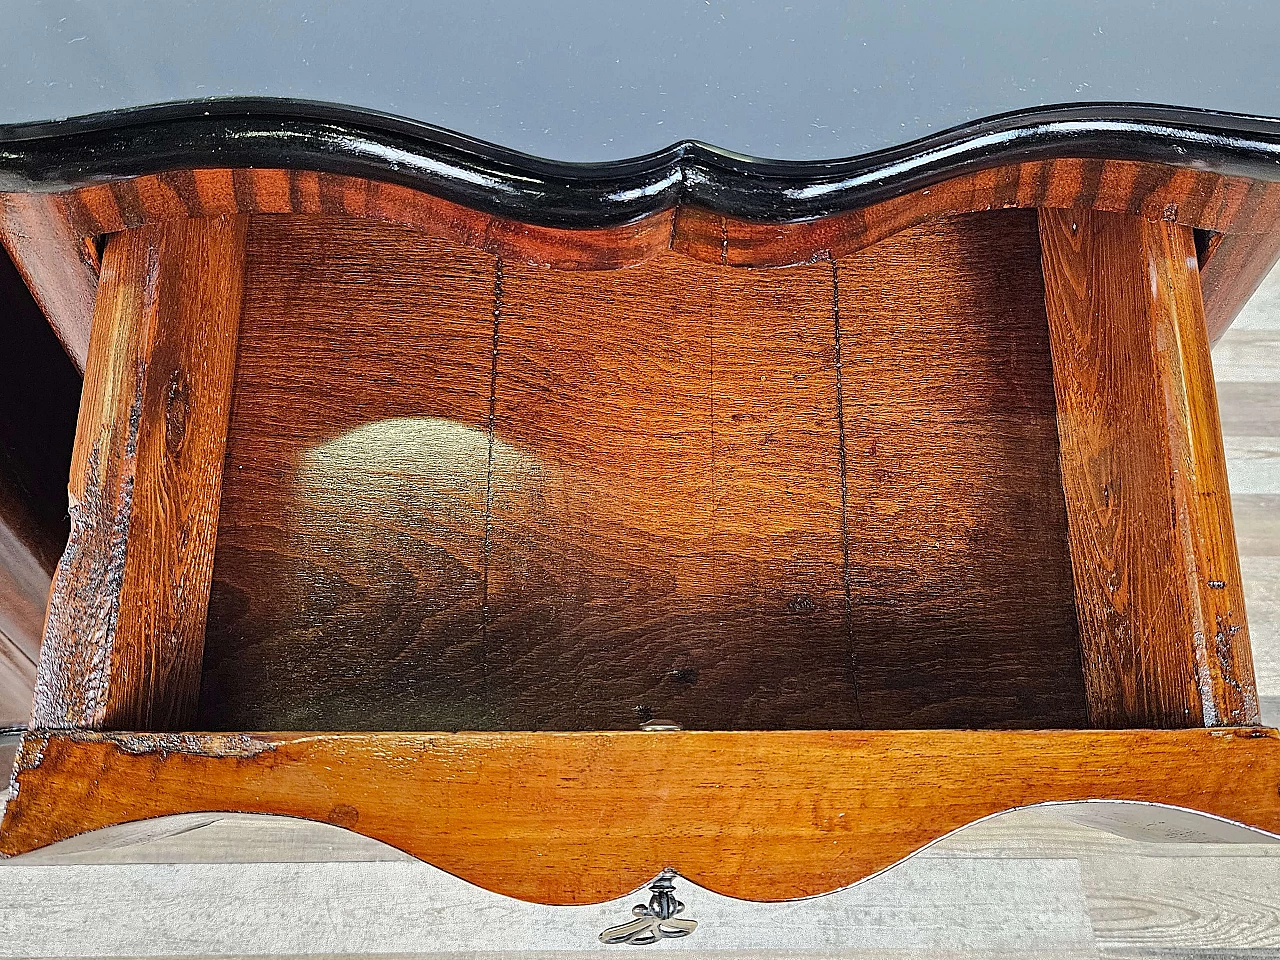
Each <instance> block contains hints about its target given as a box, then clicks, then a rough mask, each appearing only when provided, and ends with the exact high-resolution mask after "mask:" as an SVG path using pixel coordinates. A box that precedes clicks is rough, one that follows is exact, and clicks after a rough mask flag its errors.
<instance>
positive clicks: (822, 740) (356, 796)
mask: <svg viewBox="0 0 1280 960" xmlns="http://www.w3.org/2000/svg"><path fill="white" fill-rule="evenodd" d="M1188 765H1190V766H1191V767H1194V768H1195V769H1196V771H1197V775H1196V776H1188V774H1187V770H1188V769H1189V766H1188ZM1278 783H1280V733H1278V732H1277V731H1276V730H1274V729H1268V728H1215V729H1195V730H1178V731H1173V730H1162V731H1156V730H1126V731H1101V730H1055V731H957V730H933V731H918V730H917V731H906V730H898V731H808V732H805V731H790V732H783V731H774V732H756V733H723V732H720V733H717V732H684V733H660V734H658V733H639V732H626V733H586V734H554V733H543V734H538V733H490V734H483V733H458V734H448V733H417V734H411V733H402V734H387V733H382V734H376V733H375V734H354V733H345V734H339V733H327V734H326V733H311V734H303V733H296V734H284V733H274V734H252V733H223V734H209V733H168V734H163V733H122V732H118V733H90V732H87V731H80V732H61V733H59V732H52V731H28V733H26V734H25V735H24V738H23V745H22V749H21V751H20V752H19V755H18V758H17V762H16V764H15V769H14V776H13V780H12V784H11V789H12V792H13V796H12V799H11V800H10V803H9V805H8V807H7V808H6V809H5V812H4V822H3V826H2V828H0V854H3V855H5V856H15V855H20V854H22V853H26V852H29V851H31V850H34V849H37V848H39V847H43V846H47V845H48V844H50V843H53V842H56V841H59V840H64V839H69V838H71V837H73V836H76V835H81V834H84V833H86V832H89V831H92V830H96V829H99V828H102V827H109V826H115V825H119V824H123V823H129V822H137V821H142V820H146V819H151V818H154V817H157V816H170V815H174V814H185V813H206V812H217V811H224V812H234V813H260V814H274V815H283V816H292V817H296V818H299V819H306V820H313V821H316V822H321V823H329V824H331V825H334V826H340V827H344V828H346V829H350V830H352V831H353V832H356V833H359V834H361V835H363V836H366V837H369V838H371V839H374V840H378V841H380V842H382V843H386V844H388V845H390V846H393V847H395V848H397V849H399V850H402V851H403V852H405V853H407V854H409V855H410V856H413V857H415V858H417V859H419V860H422V861H424V862H426V863H429V864H431V865H432V866H434V867H436V868H437V869H440V870H443V871H445V872H446V873H450V874H453V875H454V876H456V877H459V878H461V879H464V880H466V881H467V882H469V883H471V884H474V885H476V886H480V887H483V888H485V889H487V890H490V891H492V892H495V893H501V894H503V895H505V896H511V897H515V898H516V899H520V900H527V901H532V902H541V903H547V904H564V905H568V904H585V903H598V902H602V901H605V900H611V899H614V898H615V897H618V896H622V895H624V894H625V893H626V892H627V891H629V890H634V889H637V886H638V885H640V884H642V883H643V882H645V881H646V880H647V879H649V878H651V877H653V876H654V875H655V874H657V873H658V872H659V871H660V870H661V869H663V868H664V867H671V868H674V869H676V870H677V871H679V873H680V874H681V875H682V876H684V877H686V878H687V879H689V880H691V881H692V882H694V883H697V884H698V885H699V886H702V887H703V888H704V889H707V890H712V891H714V892H717V893H719V894H721V895H724V896H730V897H735V898H737V899H746V900H760V901H770V902H773V901H782V900H793V899H800V898H806V897H811V896H817V895H822V894H827V893H830V892H833V891H836V890H839V889H843V888H846V887H849V886H852V885H853V884H855V883H858V882H861V881H864V880H866V879H868V878H870V877H873V876H876V875H878V874H879V873H881V872H883V871H884V870H885V869H888V868H890V867H892V866H894V865H896V864H898V863H900V862H902V861H903V860H905V859H907V858H908V857H909V856H911V855H913V854H915V853H917V852H919V851H920V850H922V849H925V848H927V847H928V846H929V845H931V844H932V843H934V842H936V841H937V840H938V839H940V838H942V837H944V836H946V835H949V834H951V833H953V832H954V831H955V830H956V829H959V828H961V827H964V826H967V825H969V824H972V823H974V822H977V821H979V820H982V819H985V818H987V817H989V816H991V815H995V814H1000V813H1003V812H1006V811H1008V810H1012V809H1017V808H1021V807H1026V806H1033V805H1038V804H1044V803H1063V802H1073V803H1074V802H1082V801H1084V802H1088V801H1093V800H1099V801H1109V802H1121V803H1126V802H1132V803H1156V804H1161V805H1164V806H1170V807H1176V808H1180V809H1184V810H1187V811H1190V812H1194V813H1201V814H1207V815H1210V816H1213V817H1216V818H1218V819H1221V820H1224V821H1229V822H1233V823H1236V824H1238V825H1241V826H1246V827H1249V828H1251V829H1254V830H1259V831H1261V832H1263V833H1270V834H1272V835H1276V831H1277V828H1278V827H1280V800H1278V799H1277V793H1276V786H1277V784H1278Z"/></svg>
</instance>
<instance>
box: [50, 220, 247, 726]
mask: <svg viewBox="0 0 1280 960" xmlns="http://www.w3.org/2000/svg"><path fill="white" fill-rule="evenodd" d="M245 228H246V222H245V220H244V219H243V218H222V219H204V220H186V221H176V222H166V223H160V224H154V225H148V226H146V227H142V228H139V229H138V230H134V231H128V232H125V233H123V234H120V235H119V236H118V237H116V238H115V239H114V240H113V241H112V242H111V243H110V244H108V246H107V250H106V257H105V260H104V264H103V281H102V285H101V288H100V291H99V296H98V299H97V306H96V311H95V319H94V331H93V337H92V339H91V344H90V353H89V357H88V364H87V366H86V373H85V387H84V397H83V401H82V403H81V408H80V421H79V424H78V426H77V431H76V445H75V450H74V453H73V457H72V467H71V483H70V489H69V499H70V512H71V518H72V530H71V538H70V541H69V543H68V546H67V550H66V553H65V554H64V555H63V557H62V560H61V561H60V563H59V565H58V569H57V571H56V573H55V575H54V580H53V587H52V590H51V593H50V599H49V611H48V615H47V617H46V621H45V632H44V642H43V646H42V650H41V656H40V664H39V668H38V672H37V682H36V695H35V705H34V708H33V715H32V723H33V724H35V725H38V726H44V727H49V728H55V729H56V728H88V729H95V728H100V727H103V726H120V727H126V728H128V727H143V728H148V729H166V728H168V727H170V726H178V725H182V724H183V723H184V722H185V721H186V720H187V718H188V716H189V715H190V714H191V713H192V711H193V710H194V706H195V697H196V696H197V695H198V691H199V670H200V662H201V652H202V650H203V637H204V617H205V613H206V611H207V605H208V592H209V580H210V577H211V575H212V565H213V543H214V537H215V535H216V530H217V512H218V503H219V497H220V489H221V477H222V466H223V456H224V451H225V443H226V431H227V420H228V416H229V412H230V392H231V383H232V377H233V374H234V358H235V345H236V339H237V336H236V334H237V329H238V324H239V313H240V297H241V292H242V286H243V271H244V242H245ZM172 523H179V524H181V525H182V526H183V535H182V536H179V535H178V533H177V531H176V530H172V531H171V530H168V529H167V525H168V524H172Z"/></svg>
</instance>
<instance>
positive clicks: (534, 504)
mask: <svg viewBox="0 0 1280 960" xmlns="http://www.w3.org/2000/svg"><path fill="white" fill-rule="evenodd" d="M832 311H833V285H832V278H831V271H830V269H829V268H826V267H823V266H815V267H802V268H797V269H792V270H783V271H770V272H767V273H766V272H759V273H752V272H746V271H729V270H724V269H722V268H717V267H711V266H706V265H702V264H696V263H693V262H691V261H689V260H687V259H685V258H682V257H677V256H675V255H671V254H668V255H665V256H661V257H657V258H655V259H653V260H650V261H648V262H646V263H644V264H642V265H640V266H638V267H635V268H633V269H630V270H624V271H616V272H613V273H608V274H595V275H587V274H581V273H578V274H573V273H563V272H556V273H551V272H546V271H538V270H536V269H531V268H527V267H519V266H512V267H509V268H506V267H504V271H503V277H502V287H501V301H500V317H499V326H498V336H497V367H496V380H495V409H494V436H495V438H496V444H495V455H494V459H493V484H492V506H493V510H492V514H493V517H492V522H491V536H490V543H491V551H490V556H491V562H490V570H489V575H488V603H487V610H488V614H489V616H488V622H487V629H486V637H487V643H486V655H487V657H488V658H489V669H490V672H491V676H492V677H493V682H494V683H495V684H497V685H499V686H500V687H501V689H502V690H503V695H502V699H503V700H504V701H506V702H509V703H510V704H511V707H510V710H511V712H510V713H509V714H508V715H507V716H506V717H504V718H503V719H502V722H503V724H504V725H505V726H504V728H506V729H513V728H514V729H525V728H529V729H540V728H544V729H545V728H551V729H592V728H604V729H628V728H631V729H634V728H635V727H637V726H638V725H639V724H640V723H641V722H643V721H646V720H648V719H650V718H652V717H654V716H657V717H661V718H666V719H670V720H674V721H675V722H677V723H680V724H682V725H683V726H685V727H686V728H689V727H693V728H703V729H705V728H717V727H727V728H731V729H732V728H741V727H765V728H767V727H771V726H778V727H784V728H793V727H826V726H861V725H862V719H863V718H862V717H861V715H860V713H859V710H858V705H857V681H856V677H855V676H854V665H853V663H852V662H851V661H850V658H849V640H848V637H847V634H846V620H847V617H846V610H845V596H844V587H843V575H842V565H843V553H842V546H841V537H842V533H841V530H842V512H841V486H840V434H839V430H838V427H837V421H838V412H837V411H838V396H837V389H836V369H835V361H836V347H835V343H836V331H835V322H834V318H833V312H832Z"/></svg>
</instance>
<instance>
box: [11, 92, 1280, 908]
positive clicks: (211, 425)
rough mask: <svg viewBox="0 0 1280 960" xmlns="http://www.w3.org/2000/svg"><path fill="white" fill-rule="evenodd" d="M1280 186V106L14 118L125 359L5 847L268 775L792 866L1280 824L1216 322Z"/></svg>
mask: <svg viewBox="0 0 1280 960" xmlns="http://www.w3.org/2000/svg"><path fill="white" fill-rule="evenodd" d="M1276 181H1280V122H1276V121H1270V120H1260V119H1252V118H1244V117H1239V116H1234V115H1226V114H1214V113H1205V112H1198V111H1190V110H1176V109H1171V108H1155V107H1133V106H1124V105H1106V104H1103V105H1093V106H1067V107H1059V108H1046V109H1043V110H1037V111H1032V112H1026V113H1019V114H1010V115H1005V116H1001V117H996V118H994V119H991V120H988V121H984V122H982V123H978V124H974V125H971V126H968V127H963V128H957V129H954V130H951V131H948V132H945V133H941V134H938V135H935V136H932V137H930V138H928V139H926V140H921V141H917V142H915V143H911V144H907V145H905V146H903V147H900V148H897V149H894V150H890V151H885V152H882V153H876V154H869V155H866V156H862V157H858V158H855V159H851V160H842V161H836V162H829V163H794V164H788V163H780V162H773V161H761V160H751V159H746V158H742V157H739V156H737V155H733V154H728V153H724V152H721V151H718V150H716V149H714V148H712V147H708V146H704V145H701V144H697V143H682V144H678V145H676V146H673V147H671V148H670V149H668V150H666V151H663V152H661V153H657V154H653V155H650V156H646V157H641V158H638V159H635V160H631V161H626V162H622V163H616V164H594V165H574V164H567V163H554V162H550V161H542V160H537V159H534V158H531V157H528V156H524V155H521V154H516V153H512V152H509V151H506V150H503V149H501V148H498V147H493V146H490V145H487V144H483V143H479V142H476V141H472V140H469V139H467V138H465V137H461V136H458V135H455V134H451V133H447V132H444V131H441V130H438V129H435V128H431V127H427V126H424V125H421V124H417V123H413V122H410V121H404V120H399V119H396V118H391V117H387V116H383V115H380V114H373V113H364V112H360V111H356V110H352V109H347V108H338V107H331V106H326V105H319V104H308V103H295V102H289V101H267V100H257V101H250V100H231V101H211V102H202V103H191V104H177V105H169V106H164V107H156V108H148V109H141V110H133V111H126V112H122V113H114V114H102V115H98V116H93V117H88V118H83V119H77V120H68V121H61V122H56V123H49V124H39V125H27V126H25V127H21V128H13V127H11V128H6V129H5V130H3V131H0V190H2V191H3V194H2V195H0V234H2V235H3V240H4V243H5V246H6V247H7V249H8V250H9V252H10V254H11V256H12V257H13V259H14V261H15V262H16V264H17V265H18V267H19V269H20V270H21V272H22V274H23V276H24V278H25V280H26V282H27V284H28V286H29V287H30V290H31V291H32V293H33V294H34V295H35V297H36V299H37V300H38V302H39V303H40V305H41V306H42V308H43V309H44V312H45V314H46V316H47V318H48V320H49V322H50V323H51V324H52V326H53V327H54V329H55V331H56V332H57V333H58V335H59V337H60V338H61V340H62V342H63V344H64V345H65V346H66V348H67V350H68V352H69V353H70V355H71V356H72V357H73V358H74V359H75V360H76V361H77V362H79V363H80V364H81V365H82V366H83V370H84V373H85V381H84V396H83V402H82V406H81V412H80V420H79V426H78V432H77V438H76V447H75V454H74V462H73V467H72V476H71V487H70V497H71V499H70V503H71V517H72V534H71V539H70V543H69V544H68V547H67V551H66V554H65V555H64V556H63V558H62V561H61V564H60V566H59V567H58V570H57V574H56V576H55V578H54V584H53V589H52V593H51V596H50V600H49V608H48V616H47V622H46V627H45V635H44V643H43V648H42V651H41V654H40V663H39V668H38V671H39V672H38V684H37V691H36V698H35V705H34V708H33V713H32V717H31V724H30V729H29V730H28V732H27V733H26V734H25V735H24V737H23V742H22V746H21V748H20V751H19V755H18V760H17V766H16V771H15V774H14V780H13V788H12V789H13V797H12V800H11V801H10V803H9V805H8V808H7V810H6V812H5V815H4V821H3V826H2V827H0V851H2V852H3V853H5V854H8V855H14V854H19V853H23V852H25V851H29V850H32V849H35V848H37V847H39V846H42V845H44V844H48V843H51V842H54V841H57V840H61V839H64V838H67V837H71V836H73V835H76V834H78V833H81V832H84V831H88V830H93V829H97V828H101V827H105V826H109V825H113V824H119V823H123V822H127V821H132V820H138V819H142V818H147V817H155V816H162V815H170V814H179V813H187V812H195V811H239V812H255V813H272V814H286V815H290V816H295V817H304V818H309V819H314V820H319V821H327V822H329V823H333V824H337V825H339V826H342V827H345V828H348V829H350V830H354V831H357V832H359V833H361V834H364V835H367V836H369V837H374V838H376V839H378V840H382V841H385V842H386V843H389V844H393V845H395V846H396V847H399V848H400V849H402V850H405V851H407V852H409V853H411V854H413V855H415V856H417V857H420V858H421V859H423V860H426V861H428V862H430V863H432V864H434V865H436V866H438V867H440V868H442V869H444V870H447V871H449V872H451V873H454V874H457V875H458V876H461V877H463V878H465V879H467V880H470V881H472V882H474V883H476V884H479V885H481V886H483V887H486V888H488V889H490V890H495V891H499V892H501V893H505V894H510V895H512V896H516V897H521V898H525V899H529V900H538V901H543V902H547V903H584V902H593V901H600V900H605V899H608V898H611V897H615V896H618V895H620V894H623V893H625V892H627V891H629V890H632V889H634V888H635V887H636V886H637V885H639V884H642V883H644V882H646V881H648V880H650V879H651V878H653V877H654V876H655V875H657V874H659V873H660V872H661V871H663V870H664V868H671V869H672V870H675V871H678V872H679V873H680V874H682V875H684V876H687V877H689V878H691V879H693V880H696V881H697V882H698V883H700V884H702V885H704V886H706V887H709V888H711V889H713V890H716V891H718V892H721V893H725V894H731V895H734V896H739V897H744V898H748V899H757V900H778V899H785V898H792V897H800V896H806V895H811V894H818V893H823V892H826V891H830V890H833V889H836V888H839V887H841V886H844V885H847V884H850V883H852V882H854V881H856V880H859V879H861V878H863V877H866V876H868V875H869V874H871V873H873V872H875V871H877V870H880V869H882V868H884V867H886V866H889V865H890V864H892V863H894V862H895V861H897V860H899V859H901V858H902V857H905V856H907V855H908V854H910V853H911V852H913V851H914V850H917V849H919V848H920V847H921V846H923V845H925V844H927V843H929V842H930V841H932V840H933V839H936V838H937V837H939V836H941V835H943V834H945V833H947V832H949V831H952V830H954V829H956V828H958V827H960V826H963V825H964V824H967V823H970V822H972V821H974V820H977V819H980V818H982V817H985V816H988V815H991V814H994V813H997V812H1000V811H1003V810H1007V809H1010V808H1012V807H1016V806H1021V805H1026V804H1035V803H1045V802H1057V801H1070V800H1087V799H1107V800H1131V801H1142V802H1155V803H1164V804H1173V805H1176V806H1180V807H1186V808H1190V809H1193V810H1198V811H1202V812H1205V813H1209V814H1214V815H1217V816H1221V817H1227V818H1231V819H1232V820H1237V821H1240V822H1242V823H1245V824H1249V825H1251V826H1254V827H1258V828H1261V829H1265V830H1270V831H1273V832H1274V831H1280V792H1278V791H1280V740H1278V739H1277V733H1276V731H1275V730H1272V729H1269V728H1264V727H1261V726H1259V716H1258V708H1257V696H1256V693H1255V687H1254V680H1253V667H1252V662H1251V659H1250V652H1249V640H1248V630H1247V626H1246V621H1245V611H1244V607H1243V599H1242V595H1241V587H1240V574H1239V563H1238V558H1237V554H1236V547H1235V539H1234V533H1233V529H1232V520H1231V508H1230V502H1229V499H1228V494H1227V483H1226V475H1225V470H1224V465H1223V452H1222V441H1221V431H1220V426H1219V422H1218V413H1217V406H1216V400H1215V394H1214V385H1213V378H1212V372H1211V369H1210V362H1209V344H1210V341H1211V340H1212V339H1213V338H1214V337H1215V336H1217V335H1218V334H1220V333H1221V332H1222V331H1223V330H1224V329H1225V328H1226V326H1227V325H1228V324H1229V323H1230V322H1231V319H1232V317H1233V316H1234V313H1235V311H1236V310H1237V309H1238V308H1239V306H1240V305H1241V304H1242V303H1243V301H1244V300H1245V299H1246V298H1247V297H1248V295H1249V293H1250V292H1251V291H1252V290H1253V288H1254V286H1256V284H1257V282H1258V281H1259V279H1260V278H1261V277H1262V276H1263V275H1264V273H1265V272H1266V270H1267V269H1268V268H1269V267H1270V265H1271V264H1272V263H1273V262H1275V259H1276V256H1277V253H1278V252H1280V186H1277V183H1276ZM668 887H669V883H668ZM655 896H658V895H655ZM655 902H657V901H656V900H655ZM655 909H657V908H655Z"/></svg>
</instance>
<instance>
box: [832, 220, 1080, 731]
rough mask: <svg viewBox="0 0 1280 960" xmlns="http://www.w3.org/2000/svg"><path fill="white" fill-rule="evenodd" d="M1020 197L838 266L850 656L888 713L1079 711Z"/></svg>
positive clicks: (1012, 721)
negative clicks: (1015, 203)
mask: <svg viewBox="0 0 1280 960" xmlns="http://www.w3.org/2000/svg"><path fill="white" fill-rule="evenodd" d="M1039 261H1040V246H1039V239H1038V235H1037V231H1036V221H1035V217H1034V214H1032V213H1031V212H1029V211H1019V210H1014V211H1005V212H1001V213H991V214H986V215H981V216H978V215H974V216H968V217H959V218H954V219H951V220H946V221H939V222H935V223H933V224H929V225H928V226H927V227H920V228H916V229H913V230H909V231H906V232H905V233H902V234H899V235H898V236H896V237H894V238H892V239H890V240H887V241H885V242H883V243H881V244H878V245H876V246H874V247H871V248H869V249H867V250H865V251H863V252H862V253H861V254H858V255H856V256H852V257H847V258H843V259H841V260H840V261H838V263H837V269H838V272H839V287H840V330H841V347H842V354H843V360H844V363H843V378H842V379H843V393H844V431H845V443H846V457H845V459H846V463H847V488H848V503H849V520H848V525H849V538H848V544H849V580H850V589H851V597H852V622H853V642H854V650H853V653H854V656H855V658H856V661H857V670H858V678H859V688H860V693H861V696H862V701H863V709H864V712H865V713H866V714H867V716H868V717H869V718H872V720H873V722H874V725H877V726H884V727H932V726H955V727H975V726H976V727H987V726H1064V727H1075V726H1084V725H1085V723H1086V718H1085V713H1084V688H1083V679H1082V675H1081V665H1080V646H1079V642H1078V639H1077V628H1076V615H1075V609H1074V605H1073V602H1072V580H1071V564H1070V560H1069V557H1068V553H1067V543H1066V512H1065V507H1064V504H1063V496H1062V481H1061V477H1060V474H1059V471H1058V434H1057V426H1056V423H1055V416H1054V394H1053V374H1052V370H1051V366H1050V360H1049V331H1048V325H1047V322H1046V319H1045V311H1044V288H1043V284H1042V281H1041V277H1040V265H1039Z"/></svg>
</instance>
